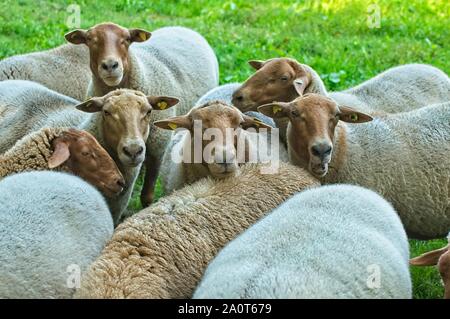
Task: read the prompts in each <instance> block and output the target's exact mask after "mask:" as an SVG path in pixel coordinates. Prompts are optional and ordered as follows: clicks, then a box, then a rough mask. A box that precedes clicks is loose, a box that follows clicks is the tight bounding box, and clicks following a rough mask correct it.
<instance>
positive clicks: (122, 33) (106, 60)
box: [65, 23, 151, 87]
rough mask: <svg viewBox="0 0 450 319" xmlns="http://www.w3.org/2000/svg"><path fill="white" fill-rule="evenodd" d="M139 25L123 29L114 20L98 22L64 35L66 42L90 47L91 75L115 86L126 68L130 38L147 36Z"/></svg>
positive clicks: (124, 75)
mask: <svg viewBox="0 0 450 319" xmlns="http://www.w3.org/2000/svg"><path fill="white" fill-rule="evenodd" d="M150 36H151V33H150V32H148V31H145V30H142V29H126V28H123V27H121V26H120V25H117V24H114V23H101V24H98V25H95V26H93V27H92V28H90V29H89V30H81V29H77V30H74V31H72V32H69V33H67V34H66V35H65V38H66V40H67V41H68V42H70V43H73V44H85V45H86V46H87V47H88V48H89V55H90V67H91V71H92V73H93V75H94V76H95V78H97V79H98V80H100V81H102V82H103V83H104V84H105V85H106V86H108V87H118V86H120V84H121V83H122V82H123V80H124V79H125V78H126V76H127V74H128V71H129V55H128V48H129V46H130V45H131V44H132V43H133V42H143V41H147V40H148V39H150Z"/></svg>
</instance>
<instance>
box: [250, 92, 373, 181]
mask: <svg viewBox="0 0 450 319" xmlns="http://www.w3.org/2000/svg"><path fill="white" fill-rule="evenodd" d="M258 111H260V112H261V113H263V114H265V115H267V116H269V117H272V118H288V119H289V121H290V126H289V128H288V132H287V134H288V144H289V148H290V151H291V152H293V153H294V154H295V156H296V158H297V159H298V161H299V163H300V164H301V165H302V166H304V167H305V168H307V169H308V170H309V171H310V172H311V173H313V174H314V175H315V176H317V177H323V176H325V175H326V174H327V172H328V165H329V163H330V161H331V158H332V154H333V144H334V136H335V131H336V127H337V124H338V122H339V121H344V122H349V123H363V122H368V121H371V120H372V117H370V116H369V115H367V114H364V113H361V112H358V111H356V110H353V109H352V108H349V107H346V106H338V105H337V104H336V102H334V101H333V100H331V99H329V98H327V97H324V96H321V95H318V94H306V95H304V96H303V97H299V98H297V99H295V100H294V101H292V102H290V103H283V102H275V103H271V104H266V105H263V106H260V107H259V108H258Z"/></svg>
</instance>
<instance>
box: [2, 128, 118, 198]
mask: <svg viewBox="0 0 450 319" xmlns="http://www.w3.org/2000/svg"><path fill="white" fill-rule="evenodd" d="M49 169H53V170H61V171H65V172H68V173H71V174H74V175H77V176H79V177H81V178H82V179H83V180H85V181H87V182H89V183H90V184H92V185H94V186H95V187H97V188H98V189H99V190H100V191H101V192H102V193H103V194H104V195H105V196H108V197H115V196H117V195H118V194H119V193H120V192H121V191H122V190H123V185H124V183H125V181H124V179H123V177H122V174H121V173H120V171H119V169H118V168H117V165H116V163H115V162H114V160H113V159H112V158H111V156H109V154H108V152H107V151H106V150H105V149H104V148H103V147H102V146H101V145H100V144H99V143H98V142H97V140H96V139H95V138H94V137H93V136H92V135H91V134H89V133H87V132H84V131H79V130H75V129H67V128H43V129H41V130H39V131H37V132H33V133H31V134H29V135H27V136H25V137H24V138H22V139H21V140H19V141H18V142H17V143H16V144H15V145H14V146H13V147H12V148H11V149H9V150H8V151H7V152H6V153H4V154H3V155H1V154H0V179H2V178H3V177H6V176H8V175H12V174H15V173H20V172H24V171H31V170H34V171H36V170H39V171H41V170H49Z"/></svg>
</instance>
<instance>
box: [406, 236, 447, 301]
mask: <svg viewBox="0 0 450 319" xmlns="http://www.w3.org/2000/svg"><path fill="white" fill-rule="evenodd" d="M447 239H448V243H449V245H447V246H446V247H444V248H441V249H436V250H433V251H430V252H428V253H426V254H423V255H421V256H418V257H415V258H413V259H411V260H410V264H411V265H413V266H433V265H438V269H439V272H440V273H441V276H442V280H443V282H444V286H445V293H444V298H445V299H450V233H449V234H448V236H447Z"/></svg>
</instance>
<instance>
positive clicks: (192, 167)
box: [154, 101, 288, 194]
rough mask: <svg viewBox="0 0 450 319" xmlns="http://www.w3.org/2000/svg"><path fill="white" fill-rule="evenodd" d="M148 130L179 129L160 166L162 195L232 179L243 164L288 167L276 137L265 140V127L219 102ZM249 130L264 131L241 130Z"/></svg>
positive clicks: (192, 110)
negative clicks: (208, 179) (200, 182)
mask: <svg viewBox="0 0 450 319" xmlns="http://www.w3.org/2000/svg"><path fill="white" fill-rule="evenodd" d="M264 117H265V116H264ZM199 122H200V123H201V126H198V123H199ZM154 125H155V126H157V127H160V128H163V129H169V130H176V129H181V130H178V131H177V132H176V133H175V135H174V137H173V139H172V140H171V142H170V143H169V146H168V147H167V150H166V153H165V155H164V157H163V161H162V165H161V180H162V185H163V188H164V191H165V194H170V193H171V192H172V191H174V190H176V189H179V188H181V187H183V186H185V185H186V184H191V183H193V182H195V181H197V180H199V179H201V178H203V177H207V176H211V177H214V178H218V179H220V178H226V177H229V176H230V175H233V174H238V173H239V166H240V165H241V164H243V163H248V162H253V163H257V162H259V163H267V169H270V167H272V168H276V166H277V165H278V162H279V161H285V162H288V155H287V150H286V148H285V147H284V145H280V143H278V141H279V138H278V135H277V134H274V136H272V135H271V133H270V129H271V127H270V126H268V125H266V124H265V123H263V122H261V121H259V120H258V119H255V118H253V117H250V116H248V115H244V114H242V113H241V111H239V110H238V109H237V108H236V107H234V106H231V105H228V104H225V103H223V102H221V101H210V102H208V103H206V104H204V105H200V106H196V107H194V108H193V109H191V110H190V111H189V113H188V114H186V115H181V116H176V117H171V118H168V119H166V120H162V121H157V122H154ZM250 128H251V129H254V130H256V131H258V132H259V130H260V129H265V131H261V132H259V133H256V132H255V131H253V132H251V131H247V129H250ZM208 129H209V130H210V131H208ZM227 131H228V132H227ZM227 133H232V134H234V136H235V138H232V137H231V136H229V137H227ZM212 134H216V135H214V137H213V136H212ZM218 134H220V136H217V135H218ZM229 135H231V134H229ZM273 140H274V141H275V144H274V143H273V142H274V141H273ZM196 153H197V154H196Z"/></svg>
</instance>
